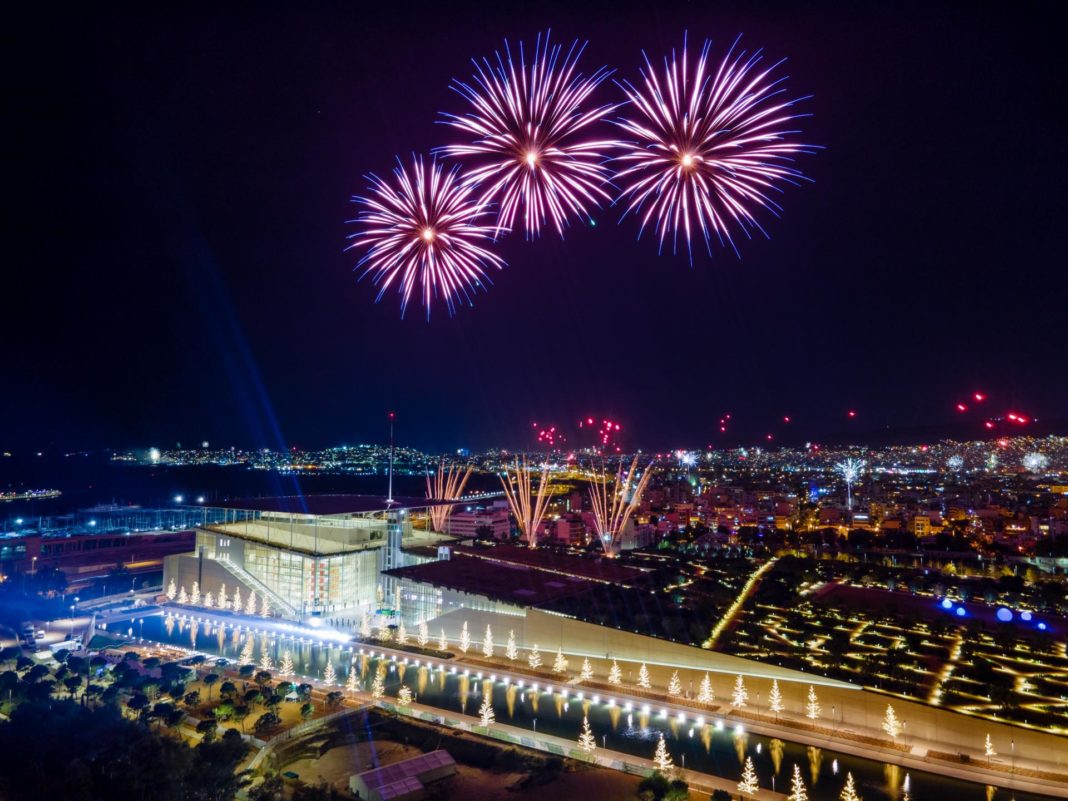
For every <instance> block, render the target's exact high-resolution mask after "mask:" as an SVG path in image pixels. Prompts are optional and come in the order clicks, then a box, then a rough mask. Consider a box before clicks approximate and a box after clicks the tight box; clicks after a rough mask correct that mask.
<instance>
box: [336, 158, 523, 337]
mask: <svg viewBox="0 0 1068 801" xmlns="http://www.w3.org/2000/svg"><path fill="white" fill-rule="evenodd" d="M393 176H394V182H393V183H392V184H391V183H388V182H387V181H384V180H382V179H381V178H379V177H378V176H376V175H373V174H372V175H368V176H367V180H368V181H369V182H370V183H369V186H368V189H369V193H368V194H367V195H365V196H356V197H354V198H353V201H354V202H355V203H358V204H360V205H361V206H362V207H363V210H362V211H361V212H360V214H359V216H358V217H357V218H356V219H355V220H351V221H350V222H355V223H357V224H358V225H359V226H360V230H358V231H357V232H356V233H353V234H350V235H349V239H350V240H351V241H352V244H351V245H349V248H348V249H351V248H356V247H366V248H367V253H366V254H365V255H364V256H363V258H362V259H360V261H359V263H358V264H357V266H356V269H360V268H361V267H362V268H364V271H363V273H362V274H361V275H360V278H361V279H362V278H363V277H365V276H367V275H371V276H372V280H373V282H374V283H375V285H376V286H378V287H379V291H378V297H377V298H376V299H375V300H376V302H377V301H379V300H381V299H382V297H383V295H385V294H386V292H387V291H388V290H389V289H390V287H392V286H394V285H396V287H397V291H398V292H399V293H400V296H401V316H402V317H403V316H404V312H405V310H406V309H407V307H408V302H409V301H410V300H411V297H412V294H413V290H414V289H415V286H416V284H419V288H420V295H421V299H422V302H423V305H424V306H425V307H426V314H427V319H429V318H430V307H431V304H432V303H433V302H434V300H435V299H436V300H438V301H444V303H445V304H446V306H447V307H448V310H449V314H450V315H452V314H453V313H455V311H456V301H458V300H464V301H466V302H467V303H468V305H472V294H473V293H474V292H475V291H476V290H479V289H483V290H484V289H485V286H486V284H487V283H492V281H490V280H489V277H488V275H487V270H489V269H490V268H493V267H496V268H498V269H499V268H501V267H503V266H504V260H503V259H501V258H500V257H498V256H497V255H496V254H494V253H493V252H492V251H490V250H489V249H488V248H486V247H485V246H484V243H487V242H489V241H490V240H492V239H493V238H494V237H495V236H496V234H497V228H496V227H494V226H492V225H484V224H482V222H481V219H482V217H483V216H485V215H488V214H489V212H488V210H487V209H486V208H485V207H483V206H482V205H481V204H480V203H479V202H477V198H475V197H474V195H473V192H474V190H473V188H472V187H471V186H470V184H468V183H467V182H466V181H465V180H464V179H463V177H462V175H461V173H460V171H459V169H458V168H453V169H451V170H447V171H446V170H444V169H443V167H442V165H441V164H439V163H437V162H436V161H434V160H432V161H431V163H430V164H429V165H426V164H425V163H424V161H423V158H422V156H415V155H413V156H412V166H411V169H410V170H406V169H405V167H404V165H403V164H402V163H401V161H400V159H397V166H396V167H395V168H394V170H393Z"/></svg>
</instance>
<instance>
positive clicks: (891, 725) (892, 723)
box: [883, 704, 901, 740]
mask: <svg viewBox="0 0 1068 801" xmlns="http://www.w3.org/2000/svg"><path fill="white" fill-rule="evenodd" d="M883 731H885V732H886V733H887V734H889V735H890V739H891V740H893V739H896V738H897V736H898V735H899V734H900V733H901V722H900V721H899V720H898V719H897V714H896V713H895V712H894V707H893V706H892V705H891V704H887V705H886V714H885V715H884V716H883Z"/></svg>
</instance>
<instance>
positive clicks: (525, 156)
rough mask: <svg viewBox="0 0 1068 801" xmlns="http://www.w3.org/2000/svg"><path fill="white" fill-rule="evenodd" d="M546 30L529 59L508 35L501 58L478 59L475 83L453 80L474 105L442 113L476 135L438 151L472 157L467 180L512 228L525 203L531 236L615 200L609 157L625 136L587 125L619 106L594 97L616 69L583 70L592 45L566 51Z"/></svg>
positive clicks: (500, 221) (502, 222)
mask: <svg viewBox="0 0 1068 801" xmlns="http://www.w3.org/2000/svg"><path fill="white" fill-rule="evenodd" d="M549 36H550V34H548V33H547V34H546V35H545V37H544V41H543V39H542V36H541V34H539V35H538V38H537V40H536V41H535V44H534V55H533V58H532V59H531V61H530V63H529V64H528V63H527V60H526V55H525V53H524V50H523V45H522V43H520V45H519V53H518V63H516V61H515V60H513V58H512V51H511V48H510V47H509V45H508V42H507V41H506V42H505V45H504V53H503V54H502V53H501V52H500V51H498V52H496V53H495V54H494V56H495V60H496V63H495V64H494V63H493V62H491V60H490V59H488V58H484V59H482V61H481V62H479V61H477V60H473V61H472V63H473V64H474V66H475V73H474V75H473V76H472V79H473V82H472V83H465V82H463V81H453V83H452V88H453V89H454V90H455V91H457V92H458V93H459V94H460V95H461V96H462V97H463V98H464V99H465V100H467V101H468V102H469V103H470V104H471V107H472V108H471V110H470V111H469V112H468V113H466V114H462V115H457V114H443V115H442V116H443V117H444V118H445V122H446V123H447V124H448V125H451V126H453V127H454V128H457V129H459V130H460V131H463V132H464V133H465V134H468V135H469V136H470V137H471V138H470V141H469V142H467V143H464V144H455V145H447V146H445V147H442V148H440V149H439V152H441V153H443V154H445V155H448V156H459V157H464V158H471V159H472V160H473V163H474V168H473V169H472V170H471V171H470V172H469V173H468V180H471V181H475V182H478V183H479V184H480V185H481V187H482V189H481V192H482V199H483V201H485V202H490V201H494V202H497V203H498V205H499V211H498V219H497V224H498V226H499V227H500V228H501V229H503V230H511V229H512V228H513V226H514V223H515V218H516V215H517V214H519V209H520V207H522V210H523V211H522V214H523V225H524V227H525V228H526V234H527V238H528V239H529V238H532V237H535V236H537V235H538V234H539V233H540V232H541V228H542V226H543V225H545V224H547V222H551V223H552V225H553V226H554V227H555V228H556V230H557V232H558V233H560V234H561V236H562V235H563V229H564V226H565V225H566V224H567V222H568V220H569V219H570V218H571V217H579V218H581V219H587V218H588V217H589V214H588V212H587V209H588V208H589V207H590V206H598V205H600V202H601V201H602V200H603V201H608V202H610V201H611V199H612V198H611V196H610V195H609V194H608V192H607V191H606V190H605V189H604V185H605V184H606V183H607V181H608V179H609V170H608V168H607V167H606V166H605V164H604V162H605V161H606V159H607V157H608V153H609V152H610V150H611V149H612V148H613V147H614V146H616V145H617V144H618V143H616V142H611V141H596V140H590V139H587V138H585V136H586V134H587V132H588V129H589V128H590V127H591V126H592V125H593V124H594V123H596V122H597V121H599V120H601V119H602V118H604V117H605V115H607V114H609V113H610V112H612V111H613V110H614V109H616V108H617V106H615V105H613V104H606V105H597V104H596V103H594V102H592V101H591V95H592V94H593V93H594V90H596V89H597V87H598V86H599V85H600V84H601V83H602V82H603V81H604V80H605V79H606V78H608V76H609V75H611V72H610V71H609V70H607V69H606V68H604V67H602V68H600V69H598V70H597V71H596V72H594V73H593V74H592V75H589V76H585V75H583V74H582V73H581V72H579V71H578V69H577V66H578V61H579V58H580V57H581V56H582V52H583V50H584V49H585V45H584V44H583V45H579V43H578V41H575V42H573V43H572V45H571V47H570V49H569V50H568V51H567V54H566V55H562V54H563V49H562V47H561V46H560V45H551V44H550V43H549Z"/></svg>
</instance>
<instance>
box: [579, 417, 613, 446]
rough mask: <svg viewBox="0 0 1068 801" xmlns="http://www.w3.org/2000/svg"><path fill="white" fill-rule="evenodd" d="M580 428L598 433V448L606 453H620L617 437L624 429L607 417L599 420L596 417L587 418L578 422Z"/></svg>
mask: <svg viewBox="0 0 1068 801" xmlns="http://www.w3.org/2000/svg"><path fill="white" fill-rule="evenodd" d="M578 427H579V428H580V429H583V430H585V431H594V430H596V431H597V447H599V448H601V449H602V450H604V451H610V450H614V451H615V452H616V453H619V452H620V447H619V443H618V441H617V437H618V436H619V432H620V431H622V430H623V427H622V426H621V425H620V424H619V423H616V422H613V421H612V420H609V419H608V418H607V417H605V418H602V419H601V420H597V418H595V417H592V416H591V417H585V418H583V419H582V420H579V421H578Z"/></svg>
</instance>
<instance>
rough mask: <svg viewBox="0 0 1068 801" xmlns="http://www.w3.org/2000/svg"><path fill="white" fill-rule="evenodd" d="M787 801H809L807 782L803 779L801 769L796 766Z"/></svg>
mask: <svg viewBox="0 0 1068 801" xmlns="http://www.w3.org/2000/svg"><path fill="white" fill-rule="evenodd" d="M786 801H808V791H807V790H806V789H805V781H804V779H802V778H801V767H800V766H799V765H797V764H796V763H795V764H794V775H793V777H792V778H791V779H790V795H788V796H786Z"/></svg>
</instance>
